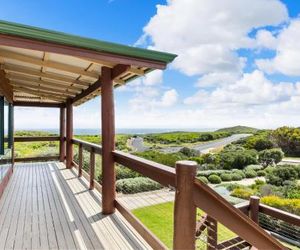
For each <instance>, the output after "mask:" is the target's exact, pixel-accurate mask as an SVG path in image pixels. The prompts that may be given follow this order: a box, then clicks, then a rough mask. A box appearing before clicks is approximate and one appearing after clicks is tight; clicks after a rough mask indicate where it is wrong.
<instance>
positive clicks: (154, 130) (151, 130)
mask: <svg viewBox="0 0 300 250" xmlns="http://www.w3.org/2000/svg"><path fill="white" fill-rule="evenodd" d="M217 129H218V128H200V129H197V128H116V134H151V133H167V132H176V131H184V132H212V131H215V130H217ZM15 131H42V132H49V133H56V134H58V133H59V130H58V129H55V128H46V129H45V128H36V129H26V128H24V129H15ZM100 133H101V129H97V128H89V129H85V128H77V129H76V128H74V134H75V135H99V134H100Z"/></svg>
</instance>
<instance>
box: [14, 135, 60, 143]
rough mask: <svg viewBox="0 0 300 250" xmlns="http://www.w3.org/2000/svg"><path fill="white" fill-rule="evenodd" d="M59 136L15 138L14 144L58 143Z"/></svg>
mask: <svg viewBox="0 0 300 250" xmlns="http://www.w3.org/2000/svg"><path fill="white" fill-rule="evenodd" d="M59 140H60V137H59V136H15V137H14V141H15V142H35V141H37V142H39V141H59Z"/></svg>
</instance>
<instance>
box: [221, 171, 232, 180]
mask: <svg viewBox="0 0 300 250" xmlns="http://www.w3.org/2000/svg"><path fill="white" fill-rule="evenodd" d="M220 178H221V180H222V181H231V179H232V176H231V174H225V173H224V174H221V175H220Z"/></svg>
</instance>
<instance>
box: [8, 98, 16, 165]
mask: <svg viewBox="0 0 300 250" xmlns="http://www.w3.org/2000/svg"><path fill="white" fill-rule="evenodd" d="M8 115H9V118H8V121H9V124H8V147H9V148H11V163H12V166H14V164H15V142H14V125H15V124H14V106H13V104H11V103H10V104H9V111H8Z"/></svg>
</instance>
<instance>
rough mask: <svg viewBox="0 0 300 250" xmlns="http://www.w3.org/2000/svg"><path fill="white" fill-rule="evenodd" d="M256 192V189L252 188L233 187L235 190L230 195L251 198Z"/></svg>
mask: <svg viewBox="0 0 300 250" xmlns="http://www.w3.org/2000/svg"><path fill="white" fill-rule="evenodd" d="M254 194H255V191H254V190H252V189H250V188H241V187H238V188H235V189H233V191H232V192H231V194H230V195H231V196H234V197H238V198H241V199H249V198H250V196H251V195H254Z"/></svg>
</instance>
